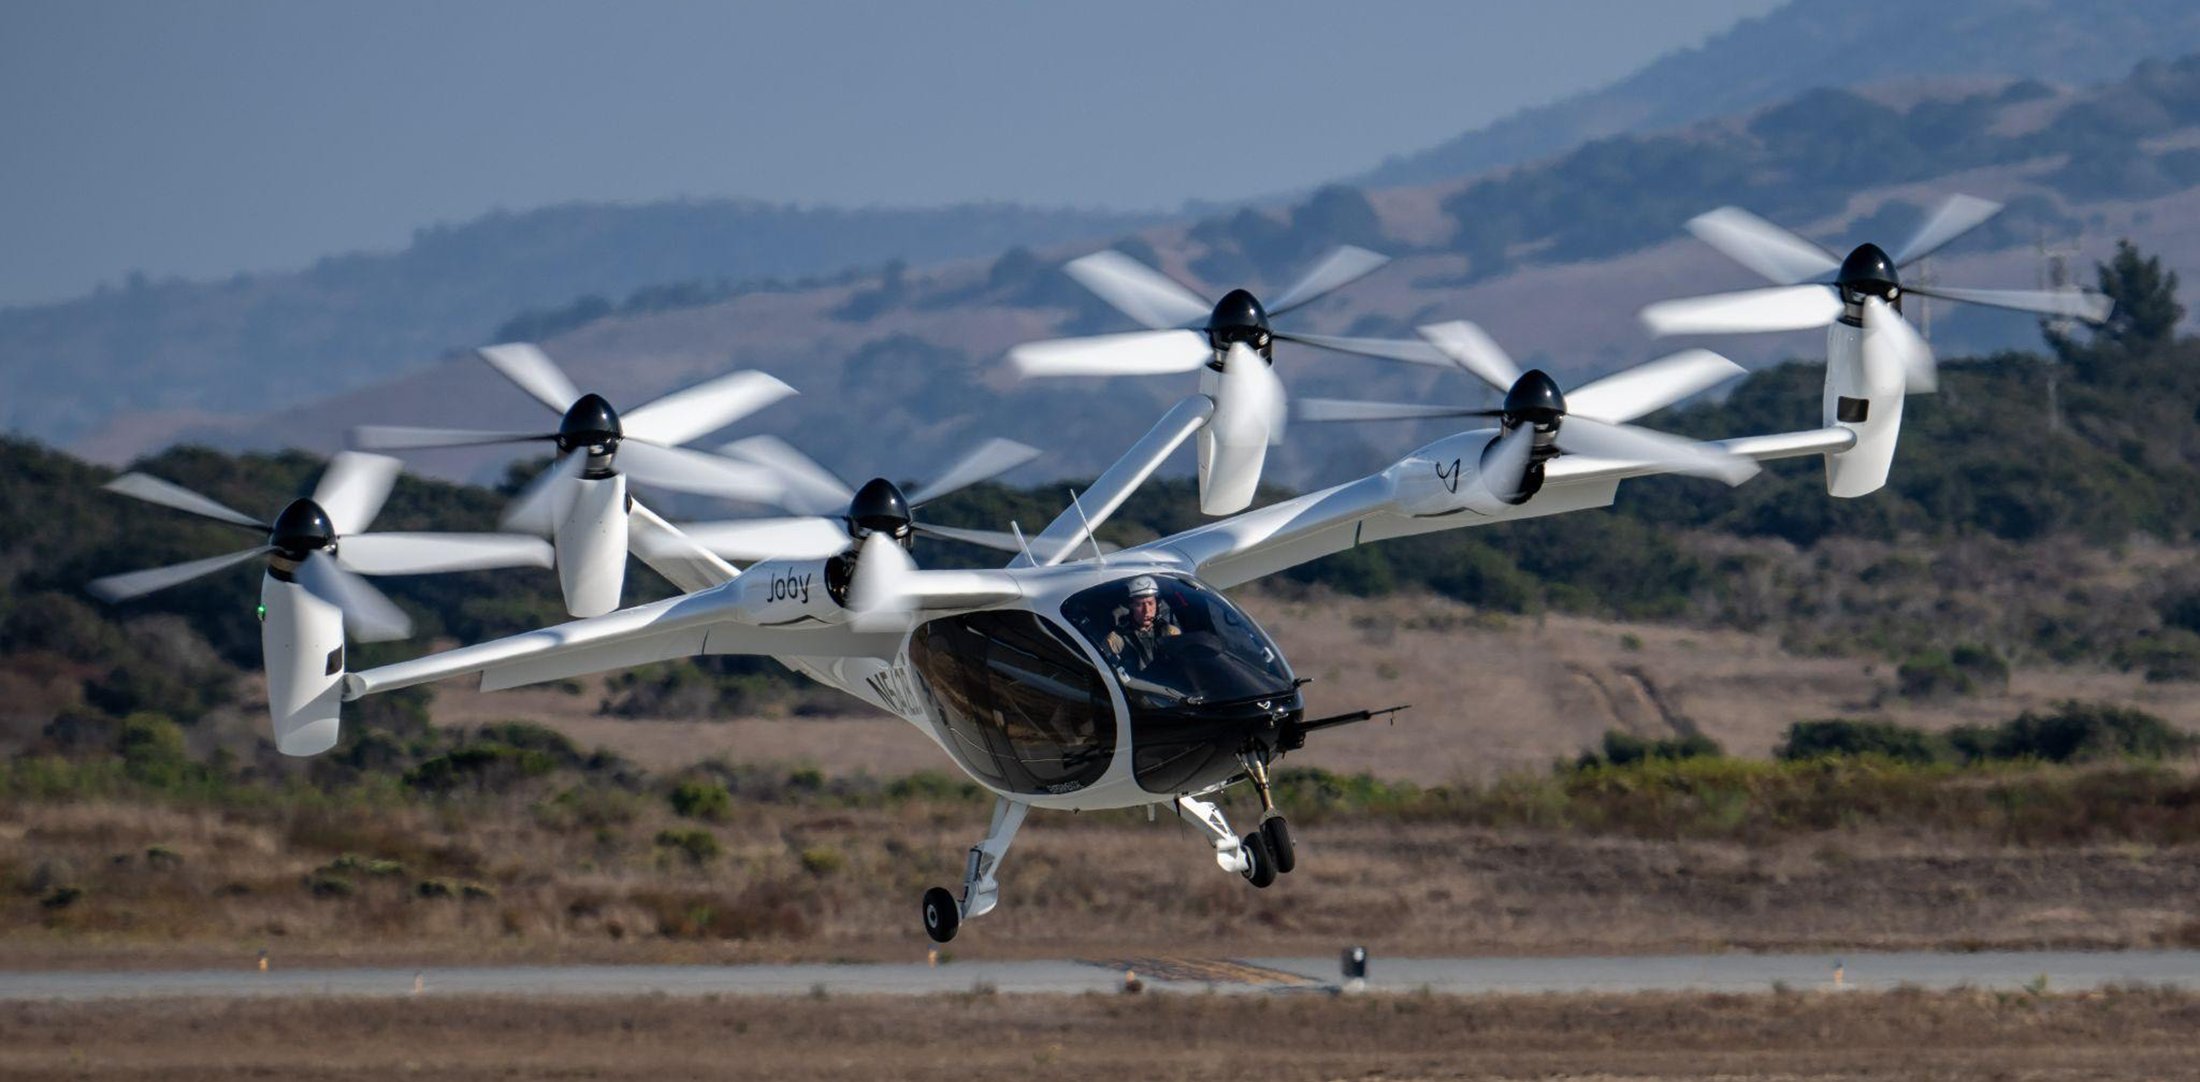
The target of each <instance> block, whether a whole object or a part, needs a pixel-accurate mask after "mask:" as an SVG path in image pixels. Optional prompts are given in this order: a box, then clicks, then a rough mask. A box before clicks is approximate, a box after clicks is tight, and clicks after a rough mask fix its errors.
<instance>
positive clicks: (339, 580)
mask: <svg viewBox="0 0 2200 1082" xmlns="http://www.w3.org/2000/svg"><path fill="white" fill-rule="evenodd" d="M297 578H298V585H300V586H303V587H305V588H306V589H307V590H309V591H311V592H312V593H313V595H314V596H315V597H318V598H320V599H321V600H323V601H326V602H328V603H329V604H331V605H334V606H336V607H337V608H338V609H340V610H342V612H343V614H344V626H345V627H346V628H347V629H349V630H350V631H351V637H352V638H355V639H357V640H359V641H360V642H387V641H388V640H390V639H402V638H404V637H405V636H407V635H410V634H412V618H411V617H409V616H406V615H405V610H403V609H400V608H398V607H397V602H395V601H391V600H390V598H389V595H388V594H385V593H383V592H382V591H380V590H377V589H375V588H374V587H372V586H369V585H367V580H365V579H363V578H360V577H359V576H357V575H354V574H352V573H351V572H349V571H346V570H344V569H343V568H341V567H338V566H336V561H334V560H331V559H329V558H328V557H326V556H323V555H321V554H320V553H314V554H312V555H310V556H307V557H306V562H305V563H304V564H301V565H300V566H299V568H298V573H297Z"/></svg>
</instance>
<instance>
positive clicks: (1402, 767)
mask: <svg viewBox="0 0 2200 1082" xmlns="http://www.w3.org/2000/svg"><path fill="white" fill-rule="evenodd" d="M1241 600H1242V601H1243V603H1244V604H1245V606H1246V608H1247V610H1248V611H1250V612H1252V613H1253V615H1254V616H1255V618H1256V619H1258V620H1259V621H1260V622H1261V625H1262V626H1263V627H1265V628H1267V629H1268V630H1269V632H1270V633H1271V634H1273V635H1274V636H1275V637H1276V639H1277V641H1278V643H1279V644H1280V645H1282V647H1283V648H1284V653H1285V656H1287V657H1289V658H1291V659H1292V661H1293V663H1294V665H1295V666H1296V667H1297V669H1298V672H1299V674H1300V675H1301V676H1309V677H1312V678H1313V679H1314V682H1313V683H1312V684H1310V685H1308V686H1307V689H1306V697H1307V709H1308V711H1309V713H1310V714H1311V715H1313V716H1320V715H1325V714H1334V713H1343V712H1346V711H1350V710H1357V709H1361V708H1372V707H1385V706H1393V705H1397V704H1400V703H1411V704H1413V705H1414V708H1413V709H1412V710H1409V711H1406V712H1405V713H1403V714H1400V715H1398V716H1397V720H1396V722H1395V724H1389V725H1385V724H1382V723H1377V724H1373V725H1361V726H1353V727H1349V728H1345V729H1340V730H1337V731H1334V732H1331V733H1327V734H1324V735H1323V736H1322V738H1321V739H1318V740H1316V741H1314V742H1312V743H1310V744H1309V745H1308V746H1307V747H1306V749H1305V750H1303V751H1301V752H1298V753H1296V754H1294V755H1293V756H1291V758H1290V759H1289V761H1288V762H1289V765H1292V766H1318V767H1322V768H1324V769H1328V770H1333V771H1339V772H1348V773H1350V772H1359V771H1366V772H1369V773H1372V774H1374V775H1376V776H1378V777H1382V778H1387V779H1398V780H1405V781H1412V782H1416V783H1419V784H1423V785H1432V784H1441V783H1444V782H1450V781H1456V780H1460V779H1473V780H1486V779H1488V778H1489V777H1491V776H1493V775H1495V774H1499V773H1502V772H1504V771H1507V770H1515V769H1520V768H1540V767H1542V766H1544V765H1546V764H1548V763H1549V762H1550V761H1551V760H1553V759H1555V758H1571V757H1573V756H1574V755H1575V754H1577V753H1579V752H1580V751H1581V750H1582V749H1583V748H1585V747H1588V746H1591V745H1593V744H1595V743H1596V742H1597V741H1598V740H1599V739H1600V738H1602V736H1603V734H1604V733H1605V731H1606V730H1610V729H1620V730H1625V731H1628V732H1633V733H1635V734H1637V735H1642V736H1652V737H1667V736H1673V735H1676V734H1685V733H1687V732H1689V731H1699V732H1702V733H1704V734H1705V735H1708V736H1710V737H1712V738H1713V739H1715V740H1717V741H1719V743H1721V744H1722V745H1724V746H1725V747H1726V749H1727V751H1728V752H1730V753H1732V754H1736V755H1749V756H1758V757H1762V756H1766V755H1769V754H1770V753H1771V751H1772V749H1773V747H1774V746H1775V745H1776V744H1777V743H1778V742H1779V741H1780V739H1781V736H1782V734H1783V733H1784V732H1785V730H1786V728H1787V726H1788V725H1789V724H1791V723H1793V722H1796V721H1804V720H1810V719H1815V718H1829V717H1847V718H1857V719H1869V720H1881V721H1894V722H1900V723H1902V724H1905V725H1914V726H1920V727H1924V728H1929V729H1941V728H1947V727H1949V726H1954V725H1964V724H1992V723H1998V722H2002V721H2006V720H2008V719H2010V718H2013V717H2015V716H2017V715H2018V714H2020V713H2022V712H2023V711H2025V710H2027V709H2037V708H2045V707H2048V706H2051V705H2052V704H2054V703H2056V702H2058V701H2060V700H2064V699H2072V698H2075V699H2084V700H2089V701H2109V702H2116V703H2121V704H2126V705H2130V706H2136V707H2138V708H2140V709H2142V710H2146V711H2149V712H2151V713H2154V714H2158V715H2160V716H2162V717H2164V718H2166V719H2168V720H2170V721H2172V722H2174V723H2176V724H2178V725H2180V726H2183V727H2185V728H2187V729H2194V730H2200V695H2194V694H2193V693H2192V692H2193V686H2192V685H2190V684H2178V683H2166V684H2149V683H2147V682H2146V680H2145V679H2144V678H2143V677H2142V676H2140V675H2139V674H2137V673H2122V672H2114V671H2110V670H2106V669H2091V668H2068V667H2053V666H2039V667H2031V668H2020V669H2018V670H2017V671H2016V672H2015V673H2014V674H2013V675H2012V677H2011V679H2010V682H2009V687H2008V689H2007V690H2006V691H2001V692H1995V693H1990V694H1982V695H1977V696H1972V697H1967V698H1961V699H1952V700H1944V701H1937V702H1927V703H1918V702H1912V701H1909V700H1905V699H1903V698H1901V697H1900V696H1898V695H1896V694H1895V690H1894V689H1895V672H1894V668H1895V667H1894V666H1893V665H1891V664H1888V663H1887V662H1884V661H1879V660H1875V659H1871V658H1865V657H1801V656H1797V655H1794V654H1790V653H1788V652H1786V651H1784V650H1783V649H1781V647H1780V644H1779V642H1778V640H1777V638H1776V637H1775V636H1773V635H1771V634H1749V633H1745V632H1740V631H1719V630H1704V629H1698V628H1689V627H1685V626H1678V625H1672V624H1631V623H1615V622H1610V621H1603V620H1591V619H1586V618H1581V617H1570V616H1550V617H1545V618H1541V619H1537V618H1533V617H1507V616H1498V615H1493V614H1478V613H1476V612H1474V611H1473V610H1471V609H1469V608H1467V607H1465V606H1462V605H1459V604H1457V603H1454V602H1450V601H1446V600H1443V599H1441V598H1436V597H1429V596H1414V597H1395V598H1385V599H1378V600H1368V599H1360V598H1350V597H1340V596H1323V597H1318V598H1316V599H1312V600H1283V599H1279V598H1275V597H1270V596H1263V595H1260V594H1249V595H1247V596H1245V597H1243V598H1242V599H1241ZM600 698H601V696H600V694H598V693H597V692H596V691H595V690H594V689H593V687H591V688H589V689H588V690H584V691H583V692H582V693H581V694H578V695H574V694H569V693H562V692H558V691H551V690H543V689H522V690H518V691H508V692H495V693H490V694H483V693H481V692H478V691H475V690H473V689H471V688H470V687H467V686H465V682H464V681H452V682H448V683H445V684H442V685H438V687H437V694H436V703H435V708H434V716H435V719H436V720H437V721H438V722H439V723H441V724H446V725H472V724H479V723H482V722H487V721H501V720H507V719H512V718H526V719H529V720H533V721H537V722H540V723H542V724H546V725H550V726H552V727H555V728H557V729H559V730H561V731H563V732H565V733H567V734H569V735H570V736H572V737H573V738H574V739H575V740H577V741H579V742H580V743H581V744H582V745H583V746H584V747H595V746H602V747H607V748H611V749H613V750H615V751H617V752H619V753H620V754H621V755H624V756H626V757H628V758H630V759H633V760H635V761H636V762H638V763H640V764H641V765H643V766H645V767H648V768H650V769H652V770H664V769H675V768H678V767H681V766H685V765H687V764H689V763H692V762H695V761H697V760H700V759H705V758H711V757H719V758H724V759H726V760H727V761H729V762H759V763H788V762H810V763H813V764H815V765H817V766H820V767H822V768H824V769H825V770H827V771H828V772H831V773H854V772H856V771H868V772H869V773H872V774H875V775H879V776H884V777H893V776H898V775H902V774H907V773H910V772H912V771H916V770H951V769H953V765H952V763H951V762H950V761H949V760H948V758H947V756H946V755H945V754H944V753H943V752H941V751H940V750H939V748H938V746H937V745H935V744H933V743H932V742H931V741H930V740H929V739H927V738H926V737H925V736H924V735H923V734H921V733H919V732H918V731H916V729H914V728H913V727H911V726H910V725H909V724H908V723H906V722H903V721H900V720H897V719H894V718H890V717H887V716H885V715H883V714H880V713H877V712H875V711H870V710H869V708H867V707H864V706H863V705H862V704H860V703H857V702H855V701H854V700H852V699H851V700H848V702H849V705H850V710H851V712H850V713H849V714H848V715H846V716H835V717H811V718H731V719H723V720H719V719H713V720H701V721H687V720H649V719H625V718H611V717H603V716H599V715H597V714H596V713H595V709H596V704H597V702H598V701H599V699H600Z"/></svg>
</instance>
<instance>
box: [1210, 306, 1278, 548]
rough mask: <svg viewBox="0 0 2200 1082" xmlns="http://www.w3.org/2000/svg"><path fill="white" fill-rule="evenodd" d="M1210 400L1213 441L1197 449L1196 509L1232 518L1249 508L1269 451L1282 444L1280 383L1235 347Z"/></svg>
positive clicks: (1249, 352)
mask: <svg viewBox="0 0 2200 1082" xmlns="http://www.w3.org/2000/svg"><path fill="white" fill-rule="evenodd" d="M1214 399H1215V412H1214V415H1213V416H1212V417H1211V418H1209V419H1208V421H1207V434H1208V435H1209V436H1210V437H1212V439H1211V440H1209V441H1205V442H1203V444H1202V448H1201V450H1202V455H1201V459H1200V478H1199V481H1200V485H1199V509H1200V511H1201V512H1202V513H1204V514H1209V515H1230V514H1236V513H1237V512H1239V511H1243V510H1244V509H1245V508H1246V507H1248V506H1250V505H1251V504H1252V502H1253V496H1254V495H1255V494H1256V493H1258V491H1259V489H1260V475H1261V469H1262V467H1263V465H1264V464H1265V463H1266V462H1267V459H1268V445H1269V444H1271V443H1275V442H1278V441H1280V440H1281V439H1282V438H1283V424H1284V411H1285V404H1284V393H1283V381H1281V380H1279V379H1277V378H1276V373H1275V370H1274V369H1272V368H1270V367H1268V363H1267V362H1266V361H1264V360H1262V359H1261V356H1260V354H1258V353H1255V352H1254V351H1253V348H1252V347H1251V346H1248V345H1246V344H1245V343H1243V342H1239V343H1237V344H1235V345H1232V346H1231V347H1230V352H1229V353H1228V354H1227V355H1226V356H1225V357H1224V359H1223V365H1222V380H1221V384H1220V386H1218V387H1217V388H1216V389H1215V393H1214Z"/></svg>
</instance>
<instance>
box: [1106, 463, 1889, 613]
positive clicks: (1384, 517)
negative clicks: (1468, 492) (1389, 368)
mask: <svg viewBox="0 0 2200 1082" xmlns="http://www.w3.org/2000/svg"><path fill="white" fill-rule="evenodd" d="M1488 437H1489V433H1486V432H1485V433H1463V434H1461V435H1459V436H1454V437H1450V438H1448V439H1446V440H1442V441H1439V442H1437V443H1435V444H1431V445H1430V446H1429V447H1427V448H1423V449H1422V450H1420V451H1417V452H1415V453H1414V454H1412V455H1409V456H1407V457H1406V458H1404V459H1401V460H1400V461H1399V462H1397V463H1396V464H1394V465H1392V466H1391V467H1390V468H1388V469H1386V470H1384V471H1383V472H1381V473H1377V474H1371V475H1369V476H1367V477H1363V478H1360V479H1359V480H1357V481H1349V482H1346V483H1345V484H1342V485H1337V486H1335V487H1333V488H1326V489H1322V490H1320V491H1318V492H1309V493H1307V494H1306V495H1304V496H1299V497H1296V498H1294V499H1289V500H1285V501H1283V502H1281V503H1276V504H1271V505H1269V506H1267V507H1260V508H1255V509H1253V510H1251V511H1246V512H1243V513H1240V514H1236V515H1232V516H1230V517H1228V518H1225V519H1219V520H1217V521H1214V522H1210V523H1206V524H1204V525H1201V526H1196V527H1193V528H1192V529H1189V530H1186V531H1184V532H1182V533H1179V534H1175V535H1172V536H1169V537H1164V538H1161V539H1160V540H1158V541H1151V542H1148V543H1146V544H1144V545H1139V546H1137V547H1136V548H1130V549H1125V550H1123V552H1121V553H1119V554H1117V555H1116V556H1111V557H1109V560H1110V562H1111V563H1112V562H1122V563H1130V562H1134V561H1139V560H1145V561H1150V562H1152V563H1155V564H1159V565H1162V566H1169V567H1177V568H1181V569H1183V570H1186V571H1191V572H1193V573H1195V574H1197V575H1198V576H1199V577H1200V578H1201V579H1203V580H1205V581H1207V582H1209V583H1212V584H1214V585H1215V586H1219V587H1230V586H1235V585H1238V584H1240V583H1244V582H1250V581H1252V580H1253V579H1257V578H1260V577H1262V576H1265V575H1272V574H1275V573H1276V572H1278V571H1282V570H1284V569H1285V568H1289V567H1295V566H1297V565H1299V564H1303V563H1306V562H1308V561H1311V560H1317V559H1320V558H1321V557H1323V556H1327V555H1329V554H1331V553H1334V552H1342V551H1344V550H1345V549H1348V548H1351V547H1352V546H1354V545H1359V544H1364V543H1366V542H1369V541H1380V540H1383V539H1385V538H1391V537H1408V536H1412V535H1414V534H1422V533H1434V532H1436V531H1438V530H1455V529H1462V528H1465V527H1469V526H1486V525H1490V524H1492V523H1497V522H1511V521H1515V520H1518V519H1525V518H1538V517H1542V516H1545V515H1556V514H1564V513H1566V512H1568V511H1582V510H1587V509H1590V508H1596V507H1605V506H1609V505H1610V504H1611V502H1612V498H1613V497H1614V496H1615V495H1616V494H1617V493H1618V491H1619V483H1620V482H1621V481H1622V480H1625V479H1627V478H1631V477H1648V476H1652V475H1654V474H1658V473H1662V472H1666V471H1665V470H1663V469H1661V468H1660V467H1658V466H1654V465H1649V464H1645V463H1639V462H1629V461H1624V460H1618V459H1600V458H1590V457H1586V456H1577V455H1562V456H1560V457H1558V458H1555V459H1553V460H1551V461H1550V462H1549V463H1548V464H1546V466H1545V467H1544V481H1543V487H1542V489H1541V490H1540V491H1538V492H1537V493H1536V494H1535V495H1534V496H1532V497H1530V498H1529V499H1528V500H1527V501H1526V502H1524V503H1521V504H1518V505H1507V504H1493V503H1490V502H1488V501H1483V502H1480V503H1476V502H1473V501H1469V500H1466V499H1448V500H1447V499H1445V498H1444V497H1443V495H1442V494H1441V492H1440V491H1439V490H1438V489H1437V488H1436V487H1435V486H1434V485H1432V483H1431V478H1435V479H1437V480H1438V481H1441V480H1443V479H1445V478H1446V477H1447V476H1448V478H1449V480H1450V484H1451V486H1452V488H1451V492H1452V494H1453V495H1455V496H1456V495H1457V494H1458V493H1460V492H1461V491H1463V490H1465V488H1466V486H1465V485H1464V484H1461V483H1460V476H1461V475H1460V463H1461V461H1462V460H1463V459H1464V460H1466V461H1472V459H1471V458H1466V457H1465V456H1468V455H1473V454H1478V453H1479V451H1480V448H1481V446H1482V444H1483V442H1484V441H1486V440H1487V439H1488ZM1855 441H1856V435H1855V433H1853V432H1851V431H1850V430H1848V429H1845V428H1826V429H1817V430H1812V431H1808V432H1790V433H1784V434H1781V435H1775V436H1753V437H1748V438H1744V439H1733V440H1720V441H1715V445H1716V446H1720V447H1723V448H1725V449H1726V450H1728V451H1730V452H1732V453H1734V454H1737V455H1741V456H1744V457H1746V458H1751V459H1755V460H1757V461H1760V462H1761V461H1768V460H1771V459H1777V458H1791V457H1796V456H1800V455H1813V454H1825V453H1827V452H1830V451H1839V450H1844V449H1846V448H1847V447H1849V446H1852V445H1854V443H1855ZM1447 462H1448V463H1449V468H1450V473H1449V474H1448V475H1447V474H1446V473H1445V472H1444V471H1445V465H1446V463H1447ZM1469 468H1470V469H1471V468H1472V467H1471V466H1470V467H1469Z"/></svg>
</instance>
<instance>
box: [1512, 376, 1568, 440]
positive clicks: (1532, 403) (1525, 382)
mask: <svg viewBox="0 0 2200 1082" xmlns="http://www.w3.org/2000/svg"><path fill="white" fill-rule="evenodd" d="M1565 415H1566V396H1565V395H1564V394H1563V393H1561V392H1560V391H1559V389H1558V381H1557V380H1555V379H1552V378H1551V375H1550V373H1548V372H1545V371H1544V370H1542V369H1540V368H1531V369H1529V370H1528V371H1527V373H1526V374H1525V375H1523V376H1521V377H1520V378H1519V379H1517V380H1515V381H1513V385H1512V390H1509V391H1506V392H1505V421H1506V423H1507V424H1520V423H1521V422H1523V421H1525V422H1530V423H1533V424H1534V425H1535V426H1536V427H1538V428H1549V427H1550V426H1552V425H1555V424H1557V423H1558V419H1559V418H1560V417H1564V416H1565Z"/></svg>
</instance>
